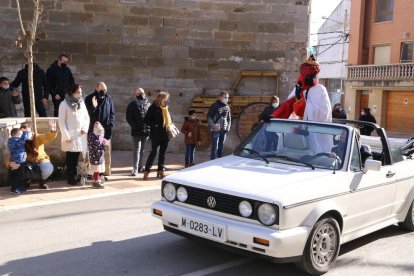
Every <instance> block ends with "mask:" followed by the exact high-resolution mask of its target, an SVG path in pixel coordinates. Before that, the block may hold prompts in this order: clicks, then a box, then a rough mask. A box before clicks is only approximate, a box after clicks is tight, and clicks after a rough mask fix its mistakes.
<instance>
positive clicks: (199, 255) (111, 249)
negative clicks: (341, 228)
mask: <svg viewBox="0 0 414 276" xmlns="http://www.w3.org/2000/svg"><path fill="white" fill-rule="evenodd" d="M158 198H159V192H158V191H146V192H141V193H135V194H127V195H119V196H111V197H104V198H95V199H90V200H83V201H77V202H68V203H59V204H53V205H48V206H41V207H32V208H30V209H22V210H15V211H8V212H4V211H3V212H0V275H88V276H90V275H207V274H211V275H254V274H256V275H303V274H302V273H300V272H298V271H297V270H296V269H295V267H294V265H292V264H272V263H268V262H265V261H260V260H254V259H249V258H245V257H242V256H239V255H236V254H233V253H229V252H226V251H223V250H220V249H217V248H215V247H210V246H208V245H204V244H200V243H197V242H193V241H190V240H187V239H185V238H182V237H179V236H176V235H173V234H170V233H167V232H164V231H163V230H162V227H161V225H160V223H159V221H158V220H157V219H155V218H152V217H151V215H150V212H149V206H150V204H151V202H153V201H154V200H156V199H158ZM326 275H341V276H342V275H398V276H401V275H414V233H404V232H401V231H399V230H398V228H397V227H395V226H393V227H389V228H386V229H384V230H382V231H379V232H376V233H374V234H372V235H369V236H367V237H364V238H362V239H359V240H357V241H354V242H351V243H348V244H346V245H344V246H343V247H342V250H341V253H340V257H339V259H338V261H337V263H336V266H335V268H334V269H333V270H332V271H331V272H330V273H328V274H326Z"/></svg>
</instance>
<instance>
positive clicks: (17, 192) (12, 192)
mask: <svg viewBox="0 0 414 276" xmlns="http://www.w3.org/2000/svg"><path fill="white" fill-rule="evenodd" d="M24 192H25V191H22V190H21V189H20V188H14V189H11V191H10V193H11V194H15V195H19V194H22V193H24Z"/></svg>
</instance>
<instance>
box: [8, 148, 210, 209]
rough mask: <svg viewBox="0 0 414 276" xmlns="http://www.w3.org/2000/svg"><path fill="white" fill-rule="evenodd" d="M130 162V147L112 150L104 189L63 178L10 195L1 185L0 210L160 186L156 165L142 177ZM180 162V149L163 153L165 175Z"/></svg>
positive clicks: (198, 156)
mask: <svg viewBox="0 0 414 276" xmlns="http://www.w3.org/2000/svg"><path fill="white" fill-rule="evenodd" d="M145 159H146V156H145ZM157 160H158V159H156V160H155V161H157ZM207 160H209V156H208V155H207V153H204V152H200V153H199V154H196V161H197V162H198V163H201V162H204V161H207ZM131 163H132V152H131V151H114V152H113V153H112V175H111V176H109V177H108V178H109V180H108V181H106V182H105V189H93V188H92V187H91V183H86V185H85V186H70V185H68V184H66V181H56V182H48V185H49V189H48V190H40V189H37V184H34V185H33V188H31V189H29V190H28V191H27V192H25V193H23V194H21V195H13V194H10V187H1V188H0V211H6V210H13V209H21V208H27V207H30V206H40V205H48V204H53V203H57V202H68V201H76V200H81V199H85V198H94V197H102V196H110V195H116V194H124V193H131V192H135V191H144V190H155V189H159V188H160V185H161V180H160V179H158V178H156V171H155V170H156V165H154V166H153V170H152V171H151V173H150V175H149V176H150V177H149V180H148V181H143V180H142V174H138V176H131V175H130V174H131V169H132V166H131ZM183 163H184V154H183V153H178V154H177V153H167V155H166V167H167V168H168V171H166V175H168V174H171V173H174V172H176V171H177V170H180V169H182V168H184V165H183Z"/></svg>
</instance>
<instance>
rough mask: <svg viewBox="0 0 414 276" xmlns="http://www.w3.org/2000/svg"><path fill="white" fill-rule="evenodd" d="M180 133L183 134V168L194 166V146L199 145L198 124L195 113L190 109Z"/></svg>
mask: <svg viewBox="0 0 414 276" xmlns="http://www.w3.org/2000/svg"><path fill="white" fill-rule="evenodd" d="M181 132H182V133H183V134H184V142H185V167H186V168H187V167H191V166H194V165H195V163H194V153H195V148H196V145H197V144H198V145H199V144H200V142H201V136H200V122H199V120H198V119H197V116H196V111H195V110H194V109H190V110H189V111H188V117H185V121H184V124H183V127H182V128H181Z"/></svg>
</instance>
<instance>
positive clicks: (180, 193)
mask: <svg viewBox="0 0 414 276" xmlns="http://www.w3.org/2000/svg"><path fill="white" fill-rule="evenodd" d="M187 198H188V193H187V189H186V188H184V187H182V186H181V187H180V188H178V189H177V199H178V200H179V201H181V202H184V201H186V200H187Z"/></svg>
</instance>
